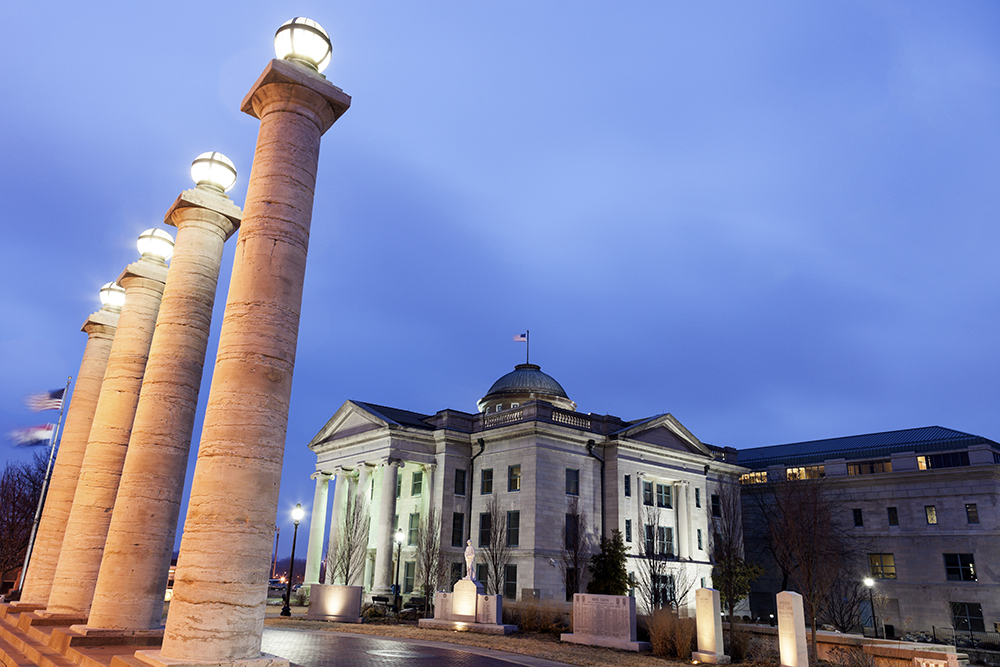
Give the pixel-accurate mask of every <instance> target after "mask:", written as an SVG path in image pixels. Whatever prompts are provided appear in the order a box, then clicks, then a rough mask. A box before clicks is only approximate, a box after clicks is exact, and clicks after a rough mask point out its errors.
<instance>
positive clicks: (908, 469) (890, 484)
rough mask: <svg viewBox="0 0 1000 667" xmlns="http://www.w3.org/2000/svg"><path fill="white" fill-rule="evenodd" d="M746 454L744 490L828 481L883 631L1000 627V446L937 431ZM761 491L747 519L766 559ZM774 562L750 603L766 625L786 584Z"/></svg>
mask: <svg viewBox="0 0 1000 667" xmlns="http://www.w3.org/2000/svg"><path fill="white" fill-rule="evenodd" d="M739 457H740V464H741V465H743V466H746V467H748V468H750V470H751V471H750V472H748V473H746V474H744V475H743V476H742V478H741V480H740V481H741V482H742V483H743V484H774V483H777V482H793V483H794V482H796V481H797V480H809V479H824V480H825V481H824V484H823V487H824V489H825V491H824V493H826V494H828V496H829V498H830V500H831V502H832V503H834V508H835V511H836V512H837V513H838V516H839V520H840V521H841V522H842V525H843V526H844V529H845V531H846V533H847V534H849V535H853V536H854V537H857V538H858V541H857V542H856V544H857V545H858V548H859V549H860V550H863V551H864V553H860V554H859V556H860V557H859V559H858V561H859V562H860V563H861V566H860V567H859V568H858V569H859V571H858V572H857V578H858V581H860V580H861V579H862V578H863V577H866V576H870V577H872V578H873V579H874V580H875V594H876V597H875V599H876V601H878V600H880V599H881V603H877V604H876V605H875V606H876V614H877V616H878V622H879V624H880V627H881V624H883V623H884V624H887V626H889V627H888V628H887V629H888V630H889V631H890V632H894V633H895V634H897V635H898V634H900V633H901V632H902V631H905V630H925V631H930V630H931V628H932V626H937V627H954V628H955V629H956V630H958V631H962V630H965V631H968V630H974V631H982V630H989V631H993V630H994V629H995V626H996V624H997V623H1000V566H998V562H1000V561H998V559H997V554H1000V444H997V443H996V442H994V441H992V440H988V439H986V438H983V437H980V436H976V435H970V434H968V433H962V432H960V431H953V430H951V429H947V428H941V427H940V426H931V427H927V428H914V429H907V430H902V431H890V432H886V433H872V434H868V435H856V436H850V437H844V438H832V439H829V440H814V441H809V442H797V443H791V444H786V445H774V446H770V447H757V448H753V449H742V450H740V452H739ZM746 489H747V487H744V490H745V491H746ZM753 495H754V494H748V493H746V492H744V494H743V506H744V522H745V524H746V530H747V538H748V551H749V552H750V553H754V554H758V555H760V554H764V553H766V552H765V550H764V549H761V548H759V547H760V544H759V541H760V540H761V539H762V538H763V537H764V535H763V533H762V528H761V526H759V525H751V521H752V519H751V517H752V516H755V515H756V514H757V512H755V510H754V508H753V507H752V505H751V503H752V502H753V500H752V496H753ZM766 560H768V561H769V562H768V565H769V571H768V574H767V575H765V577H764V578H762V579H760V580H758V581H757V582H755V583H754V586H753V592H752V593H751V597H750V606H751V610H752V613H753V614H754V615H755V616H757V617H761V618H764V619H767V618H769V617H770V615H771V614H774V613H775V609H774V595H775V593H777V592H778V591H779V590H780V584H781V576H780V573H779V572H778V570H777V567H776V566H775V563H774V562H773V560H770V559H766ZM865 605H866V607H865V610H864V614H863V615H864V617H865V619H866V620H865V624H866V625H868V626H869V627H871V621H870V620H868V619H870V618H871V616H870V611H869V607H870V605H867V601H866V602H865Z"/></svg>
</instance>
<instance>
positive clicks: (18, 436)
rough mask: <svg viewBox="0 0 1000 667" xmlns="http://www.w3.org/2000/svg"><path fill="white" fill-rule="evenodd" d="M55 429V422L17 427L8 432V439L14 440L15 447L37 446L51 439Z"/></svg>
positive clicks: (47, 442)
mask: <svg viewBox="0 0 1000 667" xmlns="http://www.w3.org/2000/svg"><path fill="white" fill-rule="evenodd" d="M55 429H56V426H55V424H43V425H41V426H29V427H28V428H19V429H17V430H15V431H11V432H10V439H11V440H13V441H14V446H15V447H37V446H38V445H47V444H49V442H51V441H52V433H53V432H54V431H55Z"/></svg>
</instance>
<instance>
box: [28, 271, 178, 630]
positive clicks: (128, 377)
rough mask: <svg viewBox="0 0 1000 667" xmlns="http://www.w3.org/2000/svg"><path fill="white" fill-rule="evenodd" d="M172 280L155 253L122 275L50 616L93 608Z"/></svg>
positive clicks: (60, 556) (50, 599)
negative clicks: (115, 323)
mask: <svg viewBox="0 0 1000 667" xmlns="http://www.w3.org/2000/svg"><path fill="white" fill-rule="evenodd" d="M166 280H167V266H166V264H164V263H163V262H162V261H156V260H154V259H152V258H150V257H149V256H143V257H142V258H141V259H140V260H139V261H138V262H133V263H132V264H129V265H128V267H127V268H126V269H125V271H124V273H122V275H121V277H120V278H119V279H118V284H120V285H121V286H122V287H124V288H125V305H124V306H122V312H121V316H120V318H119V320H118V331H117V332H116V333H115V340H114V343H113V344H112V346H111V353H110V355H109V356H108V368H107V372H106V373H105V376H104V382H103V383H102V384H101V395H100V398H99V399H98V401H97V408H96V410H95V412H94V423H93V425H92V426H91V428H90V438H89V440H88V442H87V451H86V453H85V454H84V457H83V464H82V465H81V467H80V478H79V481H78V482H77V486H76V494H75V495H74V497H73V509H72V510H71V511H70V514H69V520H68V521H67V523H66V536H65V537H64V538H63V545H62V551H61V552H60V554H59V564H58V565H57V566H56V573H55V576H54V578H53V581H52V592H51V594H50V595H49V601H48V604H47V606H46V611H47V612H48V613H50V614H76V615H86V614H87V612H88V611H90V604H91V602H92V600H93V597H94V588H95V587H96V586H97V575H98V572H99V571H100V568H101V557H102V556H103V554H104V544H105V542H106V540H107V537H108V526H109V525H110V523H111V512H112V509H114V506H115V496H116V495H117V494H118V482H119V480H120V478H121V473H122V465H123V464H124V462H125V450H126V449H127V448H128V441H129V435H130V434H131V431H132V420H133V418H134V417H135V409H136V404H137V403H138V402H139V389H140V387H141V385H142V376H143V372H144V371H145V368H146V359H147V355H148V354H149V346H150V343H151V341H152V339H153V328H154V326H155V324H156V315H157V312H158V311H159V309H160V299H161V297H162V296H163V286H164V283H165V282H166ZM161 613H162V612H161Z"/></svg>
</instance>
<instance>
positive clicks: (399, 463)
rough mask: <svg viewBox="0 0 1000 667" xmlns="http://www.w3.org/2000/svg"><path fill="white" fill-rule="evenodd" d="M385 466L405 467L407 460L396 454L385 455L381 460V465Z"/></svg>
mask: <svg viewBox="0 0 1000 667" xmlns="http://www.w3.org/2000/svg"><path fill="white" fill-rule="evenodd" d="M385 466H396V467H397V468H405V467H406V461H404V460H403V459H400V458H396V457H395V456H383V457H382V460H381V461H379V467H385Z"/></svg>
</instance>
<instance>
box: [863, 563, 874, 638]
mask: <svg viewBox="0 0 1000 667" xmlns="http://www.w3.org/2000/svg"><path fill="white" fill-rule="evenodd" d="M862 583H863V584H864V585H865V586H867V587H868V604H869V605H870V606H871V609H872V630H873V631H874V633H875V639H878V619H877V618H876V617H875V596H874V594H873V593H872V591H873V589H874V588H875V580H874V579H872V578H871V577H865V578H864V579H862Z"/></svg>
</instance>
